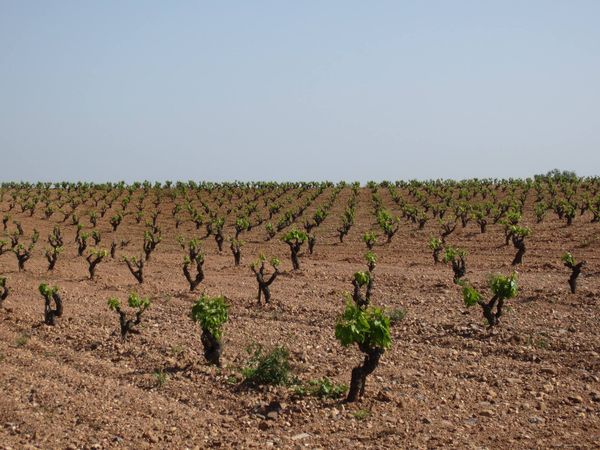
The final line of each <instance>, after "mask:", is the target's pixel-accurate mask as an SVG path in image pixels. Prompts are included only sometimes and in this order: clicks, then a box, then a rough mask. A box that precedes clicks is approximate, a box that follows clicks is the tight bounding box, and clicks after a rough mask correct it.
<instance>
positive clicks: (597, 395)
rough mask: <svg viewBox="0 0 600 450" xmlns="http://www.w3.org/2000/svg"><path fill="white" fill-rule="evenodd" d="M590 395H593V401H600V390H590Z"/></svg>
mask: <svg viewBox="0 0 600 450" xmlns="http://www.w3.org/2000/svg"><path fill="white" fill-rule="evenodd" d="M590 396H591V397H592V401H593V402H600V392H598V391H592V392H590Z"/></svg>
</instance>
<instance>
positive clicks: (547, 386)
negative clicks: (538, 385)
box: [542, 383, 554, 392]
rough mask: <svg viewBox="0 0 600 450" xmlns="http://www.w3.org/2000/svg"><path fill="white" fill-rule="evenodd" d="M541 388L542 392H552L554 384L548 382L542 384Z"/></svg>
mask: <svg viewBox="0 0 600 450" xmlns="http://www.w3.org/2000/svg"><path fill="white" fill-rule="evenodd" d="M542 389H543V390H544V392H552V391H553V390H554V386H552V385H551V384H549V383H546V384H544V385H543V386H542Z"/></svg>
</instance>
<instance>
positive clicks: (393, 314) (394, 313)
mask: <svg viewBox="0 0 600 450" xmlns="http://www.w3.org/2000/svg"><path fill="white" fill-rule="evenodd" d="M388 317H389V318H390V325H391V326H394V325H396V324H398V323H400V322H402V321H403V320H404V318H405V317H406V310H405V309H403V308H394V309H392V310H391V311H389V312H388Z"/></svg>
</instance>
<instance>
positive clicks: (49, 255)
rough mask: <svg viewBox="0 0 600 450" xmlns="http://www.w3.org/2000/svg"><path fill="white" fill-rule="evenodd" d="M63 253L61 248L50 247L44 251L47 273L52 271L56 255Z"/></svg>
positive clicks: (56, 258)
mask: <svg viewBox="0 0 600 450" xmlns="http://www.w3.org/2000/svg"><path fill="white" fill-rule="evenodd" d="M62 251H63V248H62V247H52V248H49V249H46V259H47V260H48V271H52V270H54V267H55V266H56V262H57V261H58V255H60V254H61V253H62Z"/></svg>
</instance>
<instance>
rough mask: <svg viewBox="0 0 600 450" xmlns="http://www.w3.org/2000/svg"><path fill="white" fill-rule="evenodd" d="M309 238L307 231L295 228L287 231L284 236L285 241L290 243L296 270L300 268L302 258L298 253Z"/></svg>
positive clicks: (293, 264) (293, 265)
mask: <svg viewBox="0 0 600 450" xmlns="http://www.w3.org/2000/svg"><path fill="white" fill-rule="evenodd" d="M307 239H308V235H307V234H306V232H304V231H302V230H298V229H297V228H294V229H292V230H290V231H288V232H287V233H286V235H285V236H284V237H283V239H282V240H283V242H285V243H286V244H288V245H289V247H290V252H291V253H290V256H291V260H292V267H293V269H294V270H298V269H300V260H299V259H298V253H299V252H300V248H301V247H302V244H304V242H305V241H306V240H307Z"/></svg>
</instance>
